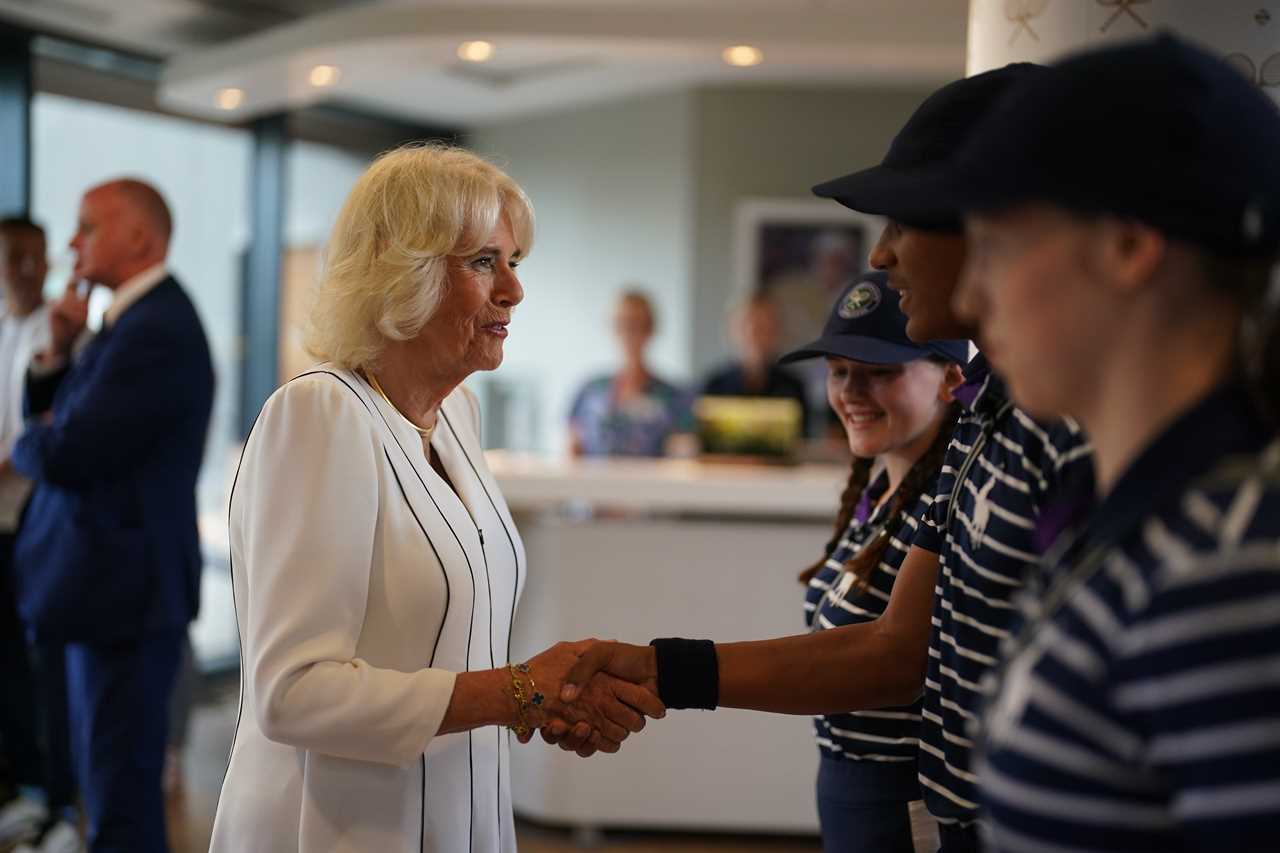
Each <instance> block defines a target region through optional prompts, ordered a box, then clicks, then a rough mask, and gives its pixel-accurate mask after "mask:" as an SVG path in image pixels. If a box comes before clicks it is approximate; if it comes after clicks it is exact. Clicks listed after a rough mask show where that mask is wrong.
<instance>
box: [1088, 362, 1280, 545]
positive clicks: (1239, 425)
mask: <svg viewBox="0 0 1280 853" xmlns="http://www.w3.org/2000/svg"><path fill="white" fill-rule="evenodd" d="M1206 436H1211V438H1210V439H1209V444H1208V446H1206V444H1205V437H1206ZM1271 438H1272V431H1271V430H1270V429H1268V427H1267V425H1266V422H1265V420H1264V419H1263V418H1262V415H1261V414H1260V412H1259V411H1258V408H1257V406H1256V405H1255V403H1254V401H1253V399H1252V398H1251V397H1250V396H1249V393H1248V391H1247V390H1245V389H1244V388H1242V387H1241V386H1240V385H1238V384H1236V383H1234V382H1232V383H1226V384H1224V385H1221V386H1219V387H1218V388H1217V389H1215V390H1214V391H1212V392H1210V393H1209V394H1208V395H1207V396H1206V397H1205V398H1204V399H1202V400H1201V401H1200V402H1199V403H1197V404H1195V405H1194V406H1192V407H1191V408H1190V409H1189V410H1187V411H1186V412H1185V413H1183V414H1182V415H1181V416H1180V417H1179V418H1178V419H1177V420H1176V421H1175V422H1174V423H1173V425H1172V426H1170V427H1169V428H1168V429H1166V430H1165V431H1164V432H1163V433H1162V434H1161V435H1160V436H1159V437H1158V438H1156V439H1155V440H1154V441H1152V442H1151V443H1150V444H1149V445H1147V448H1146V449H1145V450H1144V451H1142V453H1141V454H1139V456H1138V458H1137V459H1135V460H1134V461H1133V462H1132V463H1131V464H1130V465H1129V467H1128V468H1126V469H1125V472H1124V473H1123V474H1122V475H1121V476H1120V479H1119V480H1117V481H1116V484H1115V487H1114V488H1112V490H1111V492H1110V494H1108V495H1107V496H1106V498H1104V499H1103V500H1102V502H1101V503H1100V504H1098V506H1097V508H1096V510H1095V511H1094V512H1093V513H1092V514H1091V518H1090V521H1089V526H1088V533H1087V538H1088V540H1089V541H1090V542H1091V543H1099V544H1102V543H1108V542H1115V541H1119V540H1120V538H1121V537H1123V536H1125V535H1127V534H1128V532H1129V530H1130V529H1131V528H1132V526H1133V524H1134V522H1135V515H1136V516H1138V517H1145V516H1147V515H1149V514H1150V513H1151V512H1152V511H1153V510H1154V509H1155V507H1157V506H1158V505H1159V504H1160V503H1162V502H1164V501H1166V500H1168V499H1169V498H1171V497H1173V498H1177V497H1180V496H1181V495H1182V493H1183V492H1184V491H1185V490H1186V489H1187V487H1188V486H1189V485H1190V484H1192V483H1194V482H1195V481H1196V480H1198V479H1200V478H1201V477H1203V476H1204V475H1206V474H1208V473H1209V472H1210V471H1211V470H1213V468H1214V467H1215V466H1216V465H1217V464H1218V463H1219V462H1220V461H1222V460H1223V459H1224V458H1226V457H1228V456H1237V455H1241V454H1248V453H1257V452H1258V451H1260V450H1262V448H1264V447H1265V446H1266V445H1267V442H1268V441H1270V440H1271Z"/></svg>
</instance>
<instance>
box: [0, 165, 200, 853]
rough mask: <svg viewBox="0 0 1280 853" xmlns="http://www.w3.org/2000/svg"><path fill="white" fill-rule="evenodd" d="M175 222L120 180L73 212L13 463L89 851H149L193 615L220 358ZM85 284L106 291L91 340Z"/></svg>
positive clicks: (32, 588)
mask: <svg viewBox="0 0 1280 853" xmlns="http://www.w3.org/2000/svg"><path fill="white" fill-rule="evenodd" d="M172 230H173V221H172V218H171V215H170V212H169V207H168V205H167V204H166V203H165V201H164V199H163V198H162V197H161V195H160V194H159V193H158V192H157V191H156V190H155V188H153V187H151V186H150V185H148V184H146V183H144V182H142V181H138V180H133V179H121V180H114V181H110V182H107V183H104V184H101V185H99V186H96V187H94V188H92V189H90V190H89V191H88V192H87V193H85V195H84V197H83V199H82V200H81V204H80V211H79V217H78V222H77V226H76V233H75V236H74V237H73V238H72V240H71V249H72V250H73V251H74V252H75V255H76V260H75V269H74V272H73V276H74V278H73V281H72V283H71V284H70V285H69V286H68V287H67V291H66V293H65V294H64V296H63V297H62V299H61V300H60V301H58V302H57V303H55V304H54V305H53V306H52V308H51V310H50V315H49V329H50V341H49V345H48V347H46V348H45V349H44V350H43V351H41V352H38V353H37V354H36V355H35V356H34V358H33V359H32V361H31V367H30V369H29V370H28V373H27V391H26V393H27V398H26V400H27V410H28V413H29V414H30V415H31V418H32V419H31V420H29V421H28V424H27V428H26V431H25V432H24V433H23V434H22V436H21V437H20V438H19V439H18V441H17V444H16V445H15V446H14V449H13V465H14V467H15V468H16V469H17V470H18V471H19V472H20V473H21V474H23V475H24V476H26V477H28V478H30V479H31V480H33V481H34V482H35V490H34V492H33V494H32V497H31V503H30V505H29V507H28V509H27V513H26V516H25V518H24V519H23V524H22V529H21V531H20V532H19V535H18V540H17V545H16V547H15V554H14V566H15V579H16V581H17V590H18V596H17V597H18V605H19V612H20V613H21V615H22V618H23V620H24V622H25V623H26V625H27V628H28V629H29V630H30V631H31V632H32V633H33V634H34V635H35V637H36V639H37V640H38V641H41V642H61V643H65V644H66V645H65V648H66V653H65V665H66V677H67V693H68V707H69V711H70V722H71V744H72V755H73V757H74V761H75V766H76V775H77V780H78V783H79V789H80V793H81V796H82V798H83V803H84V808H85V812H86V819H87V820H86V823H87V827H88V844H89V848H90V850H92V851H95V853H125V851H128V853H156V851H164V850H167V849H168V845H167V842H166V839H165V820H164V808H163V798H162V795H161V770H162V767H163V764H164V750H165V741H166V731H167V727H168V710H169V696H170V691H171V689H172V685H173V679H174V674H175V672H176V670H177V666H178V659H179V655H180V650H181V643H182V637H183V635H184V633H185V631H186V628H187V625H188V624H189V623H190V622H191V620H192V619H194V618H195V616H196V612H197V610H198V607H199V590H200V571H201V565H202V561H201V556H200V544H199V538H198V534H197V530H196V495H195V490H196V479H197V476H198V474H199V470H200V462H201V458H202V457H203V455H204V444H205V436H206V433H207V431H208V425H209V414H210V409H211V407H212V403H213V384H214V377H213V366H212V363H211V361H210V357H209V347H208V344H207V342H206V339H205V335H204V330H203V328H202V327H201V324H200V319H199V317H198V316H197V314H196V310H195V307H194V306H193V305H192V303H191V300H190V299H189V298H188V296H187V294H186V291H185V290H184V289H183V288H182V286H181V285H180V284H179V283H178V281H177V280H176V279H175V278H174V277H173V275H172V274H170V272H169V271H168V269H167V268H166V266H165V257H166V255H167V253H168V249H169V242H170V238H171V235H172ZM80 282H89V283H92V284H97V285H101V286H103V287H106V288H108V289H109V290H111V291H112V301H111V304H110V306H109V307H108V308H107V311H106V315H105V317H104V318H103V323H102V328H101V330H100V331H98V332H97V333H96V334H92V335H90V336H88V340H87V342H84V343H83V345H82V346H79V347H78V346H77V341H78V340H79V339H80V338H81V337H82V335H85V328H86V323H87V317H88V300H87V298H85V297H82V296H81V295H80V294H79V293H78V292H77V288H78V285H79V283H80Z"/></svg>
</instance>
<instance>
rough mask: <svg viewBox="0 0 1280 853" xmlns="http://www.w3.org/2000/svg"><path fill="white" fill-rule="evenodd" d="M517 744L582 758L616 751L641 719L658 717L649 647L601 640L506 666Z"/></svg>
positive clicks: (557, 647) (564, 645) (660, 712)
mask: <svg viewBox="0 0 1280 853" xmlns="http://www.w3.org/2000/svg"><path fill="white" fill-rule="evenodd" d="M511 676H512V694H513V695H512V698H513V699H514V700H515V703H516V705H517V711H518V714H519V719H520V723H519V724H518V725H517V726H513V729H514V730H515V731H516V736H517V737H518V738H519V740H520V742H521V743H528V742H529V741H530V740H531V739H532V738H533V734H534V732H535V731H537V732H539V733H541V735H542V739H543V740H544V741H546V742H547V743H549V744H553V745H558V746H559V747H560V748H561V749H563V750H566V751H569V752H576V753H577V754H578V755H580V756H582V757H583V758H586V757H588V756H590V755H593V754H595V753H596V752H617V751H618V750H619V749H620V748H621V746H622V742H623V741H624V740H626V739H627V737H628V736H629V735H631V734H632V733H633V732H638V731H641V730H643V729H644V726H645V717H652V718H653V719H655V720H656V719H661V718H662V717H664V716H666V713H667V709H666V706H664V705H663V703H662V700H661V699H659V698H658V664H657V657H656V653H655V651H654V649H653V648H652V647H649V646H633V645H629V644H627V643H617V642H610V641H602V640H581V641H579V642H576V643H557V644H556V645H554V646H552V647H551V648H549V649H547V650H546V651H545V652H542V653H541V654H539V655H537V656H536V657H534V658H532V659H530V660H529V662H528V663H527V664H523V665H521V666H519V667H512V668H511Z"/></svg>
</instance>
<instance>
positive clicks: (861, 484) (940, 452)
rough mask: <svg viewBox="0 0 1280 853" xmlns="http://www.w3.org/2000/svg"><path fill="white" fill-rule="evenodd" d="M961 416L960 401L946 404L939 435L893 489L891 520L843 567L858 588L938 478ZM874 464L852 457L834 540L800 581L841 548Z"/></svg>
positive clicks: (863, 585)
mask: <svg viewBox="0 0 1280 853" xmlns="http://www.w3.org/2000/svg"><path fill="white" fill-rule="evenodd" d="M959 416H960V404H959V403H955V402H953V403H952V404H951V405H950V406H948V407H947V411H946V413H945V414H944V415H943V417H942V425H941V426H940V427H939V429H938V434H937V435H936V436H934V438H933V443H932V444H930V445H929V448H928V449H927V450H925V452H924V453H923V454H921V456H920V458H919V459H917V460H916V462H915V464H914V465H912V466H911V470H910V471H908V472H907V476H905V477H903V478H902V482H901V483H899V484H898V488H897V490H896V491H894V493H893V497H892V498H891V499H890V504H889V507H888V510H887V513H886V516H885V517H886V518H888V519H889V521H888V523H887V524H886V525H885V527H884V528H883V529H882V530H881V531H880V533H879V534H878V535H877V536H876V538H875V539H873V540H872V541H870V542H868V543H866V544H865V545H864V546H863V547H862V549H861V550H859V551H858V552H857V553H856V554H853V555H852V556H850V557H849V558H848V559H847V560H845V562H844V565H843V566H841V571H845V572H852V573H853V575H854V578H855V581H854V584H855V589H857V590H859V591H861V590H865V589H866V588H867V587H868V586H869V585H870V584H871V576H872V574H873V573H874V572H875V569H876V566H878V565H880V559H881V557H883V556H884V552H885V549H886V548H888V547H889V541H890V540H891V539H892V538H893V537H895V536H897V535H898V531H899V530H900V529H901V528H902V525H903V524H904V521H903V519H902V517H901V515H902V512H903V510H907V509H910V508H911V507H913V506H915V503H916V501H918V500H919V499H920V495H921V494H922V493H923V492H924V490H925V489H926V488H928V487H929V486H930V485H932V484H933V482H934V481H935V480H936V479H937V477H938V471H939V470H941V468H942V459H943V457H944V456H946V453H947V445H949V444H950V443H951V433H952V430H953V429H954V428H955V424H956V419H957V418H958V417H959ZM873 463H874V460H872V459H862V458H855V459H854V460H853V466H852V468H851V470H850V471H849V480H848V482H847V483H846V484H845V488H844V492H843V493H842V494H841V495H840V512H839V513H838V514H837V515H836V526H835V530H834V532H833V533H832V537H831V540H830V541H829V542H827V545H826V548H825V549H824V550H823V557H822V559H820V560H818V561H817V562H816V563H814V564H813V565H812V566H810V567H809V568H807V569H805V570H804V571H803V572H801V573H800V582H801V583H805V584H807V583H808V582H809V581H810V580H812V579H813V577H814V575H816V574H817V573H818V572H819V571H820V570H821V569H822V567H823V566H825V565H826V564H827V559H828V558H829V557H830V555H831V554H832V553H834V552H835V550H836V548H838V547H839V545H840V540H841V539H842V538H843V537H844V535H845V532H846V531H847V530H848V528H849V524H850V522H852V521H853V515H854V512H856V510H857V506H858V501H859V500H861V499H862V495H863V493H864V492H865V491H866V489H867V486H868V485H869V482H868V481H869V480H870V477H871V466H872V464H873Z"/></svg>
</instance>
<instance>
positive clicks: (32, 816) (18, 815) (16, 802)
mask: <svg viewBox="0 0 1280 853" xmlns="http://www.w3.org/2000/svg"><path fill="white" fill-rule="evenodd" d="M48 819H49V812H48V810H47V809H46V808H45V807H44V805H43V804H42V803H38V802H36V801H35V800H33V799H31V798H30V797H24V796H21V795H19V796H17V797H15V798H13V799H12V800H10V801H9V802H7V803H5V804H4V806H3V807H0V846H3V845H5V844H12V843H13V842H15V841H28V840H30V839H32V838H35V837H36V836H37V835H39V834H40V827H41V825H43V824H44V822H45V821H46V820H48Z"/></svg>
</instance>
